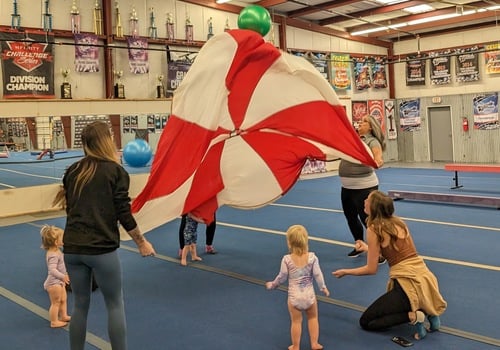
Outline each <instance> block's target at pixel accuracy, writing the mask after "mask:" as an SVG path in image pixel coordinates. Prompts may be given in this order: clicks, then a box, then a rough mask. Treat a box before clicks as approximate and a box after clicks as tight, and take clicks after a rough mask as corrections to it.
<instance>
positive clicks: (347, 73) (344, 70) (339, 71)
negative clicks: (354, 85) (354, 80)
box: [330, 53, 351, 90]
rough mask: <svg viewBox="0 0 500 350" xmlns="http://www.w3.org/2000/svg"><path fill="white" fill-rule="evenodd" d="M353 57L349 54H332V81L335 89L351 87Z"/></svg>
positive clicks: (348, 88)
mask: <svg viewBox="0 0 500 350" xmlns="http://www.w3.org/2000/svg"><path fill="white" fill-rule="evenodd" d="M350 65H351V58H350V56H349V55H348V54H343V53H332V54H330V72H331V73H330V79H331V81H330V83H331V84H332V86H333V88H334V89H335V90H350V89H351V68H350Z"/></svg>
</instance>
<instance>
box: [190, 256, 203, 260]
mask: <svg viewBox="0 0 500 350" xmlns="http://www.w3.org/2000/svg"><path fill="white" fill-rule="evenodd" d="M191 260H193V261H201V260H203V259H202V258H200V257H199V256H193V257H191Z"/></svg>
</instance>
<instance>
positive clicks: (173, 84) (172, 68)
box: [167, 61, 191, 97]
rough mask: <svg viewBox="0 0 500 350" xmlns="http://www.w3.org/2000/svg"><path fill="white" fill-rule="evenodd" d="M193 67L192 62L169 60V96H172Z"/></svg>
mask: <svg viewBox="0 0 500 350" xmlns="http://www.w3.org/2000/svg"><path fill="white" fill-rule="evenodd" d="M189 68H191V63H189V62H184V61H172V62H168V67H167V97H172V95H173V94H174V91H175V89H177V87H178V86H179V85H180V83H181V81H182V79H184V76H185V75H186V73H187V72H188V70H189Z"/></svg>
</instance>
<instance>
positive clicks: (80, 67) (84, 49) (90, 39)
mask: <svg viewBox="0 0 500 350" xmlns="http://www.w3.org/2000/svg"><path fill="white" fill-rule="evenodd" d="M74 35H75V72H80V73H93V72H99V47H98V44H99V38H98V37H97V35H95V34H92V33H81V34H74Z"/></svg>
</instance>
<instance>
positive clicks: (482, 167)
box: [444, 163, 500, 189]
mask: <svg viewBox="0 0 500 350" xmlns="http://www.w3.org/2000/svg"><path fill="white" fill-rule="evenodd" d="M444 170H447V171H454V172H455V177H454V178H453V180H454V181H455V186H453V187H451V189H456V188H460V187H463V186H462V185H459V184H458V172H459V171H465V172H471V173H500V165H493V164H459V163H452V164H445V166H444Z"/></svg>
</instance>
